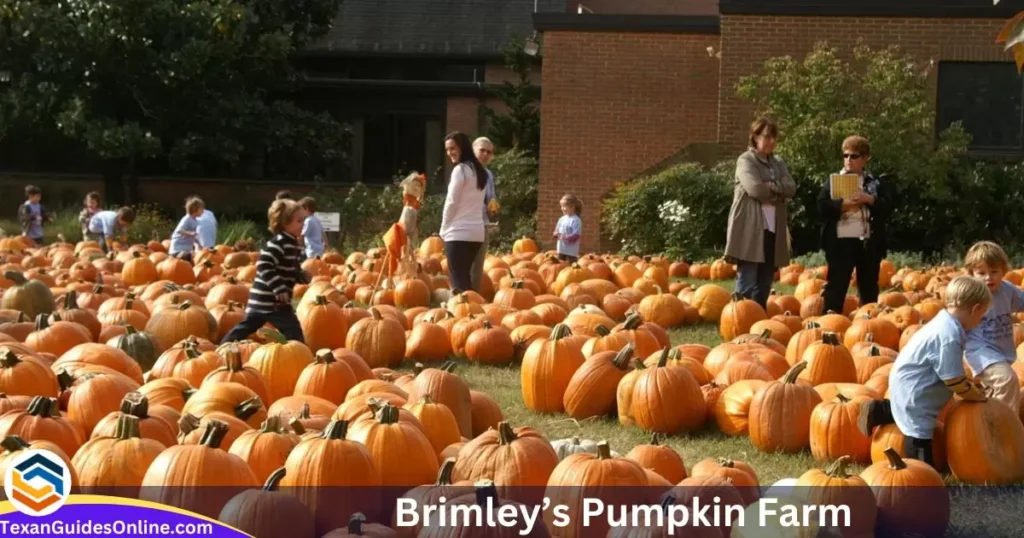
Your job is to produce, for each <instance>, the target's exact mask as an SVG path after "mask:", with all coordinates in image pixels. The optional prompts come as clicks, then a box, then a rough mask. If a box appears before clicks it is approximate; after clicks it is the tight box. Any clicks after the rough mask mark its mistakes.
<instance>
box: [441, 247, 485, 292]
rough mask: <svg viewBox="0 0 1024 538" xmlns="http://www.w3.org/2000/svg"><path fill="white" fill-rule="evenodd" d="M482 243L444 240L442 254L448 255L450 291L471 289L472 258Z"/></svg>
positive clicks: (473, 258) (474, 257)
mask: <svg viewBox="0 0 1024 538" xmlns="http://www.w3.org/2000/svg"><path fill="white" fill-rule="evenodd" d="M482 245H483V243H479V242H476V243H475V242H472V241H445V242H444V254H445V256H447V257H448V281H449V283H450V285H451V289H452V293H461V292H464V291H469V290H471V289H473V278H472V269H473V260H475V259H476V253H477V251H479V250H480V247H481V246H482Z"/></svg>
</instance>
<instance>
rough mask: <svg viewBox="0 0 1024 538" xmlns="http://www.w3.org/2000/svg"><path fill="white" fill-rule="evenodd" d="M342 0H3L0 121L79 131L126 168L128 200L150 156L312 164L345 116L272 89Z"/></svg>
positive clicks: (3, 125) (9, 126)
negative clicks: (312, 107)
mask: <svg viewBox="0 0 1024 538" xmlns="http://www.w3.org/2000/svg"><path fill="white" fill-rule="evenodd" d="M339 2H340V0H306V1H304V2H281V1H279V0H188V1H186V0H119V1H117V2H108V1H104V0H70V1H62V2H39V1H35V0H0V129H4V130H5V131H7V132H14V131H15V130H17V129H22V130H23V132H52V133H58V134H61V135H63V136H66V137H70V138H72V139H74V140H76V141H78V142H79V143H81V144H83V145H84V146H85V147H86V148H88V150H89V151H90V152H91V153H92V154H93V155H95V156H97V157H99V158H100V159H102V160H103V161H104V162H105V163H106V168H107V169H108V170H109V171H110V172H109V174H110V175H112V176H114V177H115V178H117V177H120V178H123V180H124V182H123V185H124V192H123V196H121V197H120V198H122V199H123V201H124V202H126V203H132V202H134V201H135V198H136V197H135V188H136V183H137V179H136V178H137V169H138V166H139V164H140V163H141V162H144V161H145V160H147V159H154V158H159V159H166V161H167V162H169V163H170V164H171V165H172V166H173V167H174V168H175V169H177V170H189V169H196V168H198V169H201V170H204V171H206V172H208V173H210V172H211V171H212V173H217V172H222V171H223V170H226V169H234V168H235V167H238V166H240V165H248V164H250V163H252V162H254V161H257V162H258V161H261V160H262V159H264V158H266V159H267V161H268V162H270V163H280V162H282V161H290V160H294V162H295V164H294V165H293V166H290V167H286V169H285V170H276V171H275V173H277V174H279V175H305V174H309V173H311V172H312V171H316V170H321V169H323V168H324V167H325V166H327V165H329V164H330V163H332V162H334V161H336V160H337V159H338V158H340V157H342V155H343V154H342V153H341V150H339V149H338V148H342V147H344V140H345V136H346V130H345V128H344V127H343V126H342V125H341V124H339V123H338V122H336V121H334V120H333V119H332V118H330V117H329V116H328V115H327V114H325V113H319V114H318V113H314V112H310V111H307V110H303V109H300V108H299V107H297V106H295V105H294V104H293V103H291V102H289V101H288V100H287V99H282V98H287V96H288V95H289V93H290V92H291V91H293V89H294V83H295V81H296V76H295V72H294V70H293V68H292V64H291V57H292V55H293V54H294V53H295V52H296V51H298V50H299V49H301V48H303V47H305V46H306V45H307V44H308V43H309V42H310V41H311V40H314V39H317V38H318V37H320V36H323V35H325V34H326V32H327V31H328V30H329V29H330V25H331V22H332V20H333V18H334V16H335V14H336V12H337V9H338V6H339ZM112 194H114V197H115V198H118V196H116V195H117V194H118V193H112Z"/></svg>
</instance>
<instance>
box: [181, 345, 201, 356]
mask: <svg viewBox="0 0 1024 538" xmlns="http://www.w3.org/2000/svg"><path fill="white" fill-rule="evenodd" d="M182 347H184V348H185V358H186V359H197V358H199V356H200V355H202V353H201V352H200V351H199V348H198V347H197V346H194V345H191V344H189V343H188V342H185V345H184V346H182Z"/></svg>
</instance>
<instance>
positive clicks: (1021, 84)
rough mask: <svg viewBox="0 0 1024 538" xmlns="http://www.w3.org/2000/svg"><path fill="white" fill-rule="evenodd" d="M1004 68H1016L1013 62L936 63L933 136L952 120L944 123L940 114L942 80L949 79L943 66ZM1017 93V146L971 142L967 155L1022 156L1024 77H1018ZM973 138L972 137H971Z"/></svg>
mask: <svg viewBox="0 0 1024 538" xmlns="http://www.w3.org/2000/svg"><path fill="white" fill-rule="evenodd" d="M964 65H971V66H986V65H987V66H1006V67H1009V68H1012V69H1014V71H1015V72H1016V66H1015V65H1014V63H1013V62H1005V61H962V60H948V61H947V60H944V61H941V62H939V63H938V69H937V72H938V75H937V77H936V83H935V136H936V138H938V136H939V133H940V132H941V131H942V130H944V129H946V128H947V127H948V126H949V124H950V123H953V122H954V121H961V120H952V121H948V122H946V121H945V120H946V119H947V118H944V117H943V114H942V102H943V91H942V90H943V80H944V78H947V77H950V71H949V70H943V67H944V66H964ZM1018 91H1019V106H1018V116H1019V117H1018V121H1017V129H1018V140H1019V142H1018V144H1017V146H984V145H976V144H975V143H974V142H973V140H972V142H971V144H969V145H968V147H967V153H968V155H971V156H977V157H992V158H997V159H998V158H1004V157H1005V158H1014V157H1021V156H1024V76H1020V75H1018ZM972 138H973V135H972Z"/></svg>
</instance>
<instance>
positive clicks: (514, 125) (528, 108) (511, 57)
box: [483, 38, 540, 156]
mask: <svg viewBox="0 0 1024 538" xmlns="http://www.w3.org/2000/svg"><path fill="white" fill-rule="evenodd" d="M524 43H525V42H524V41H523V40H522V39H520V38H513V39H512V41H511V42H509V44H508V45H506V46H505V48H504V49H503V50H502V54H503V56H504V60H505V67H506V68H508V70H509V71H511V72H512V73H514V74H515V76H516V78H515V80H514V81H509V80H506V81H503V82H502V84H501V85H500V86H498V87H496V88H494V89H492V90H490V93H491V94H492V95H494V96H496V97H498V98H499V99H501V101H502V103H504V105H505V107H507V108H508V111H507V112H506V113H504V114H499V113H498V112H496V111H495V110H494V109H492V108H490V107H488V106H486V105H484V106H483V113H484V118H485V119H486V120H487V128H486V130H485V133H486V135H487V137H488V138H490V139H491V140H492V141H493V142H494V144H495V145H496V146H497V147H498V148H502V149H511V148H518V149H521V150H524V151H527V152H530V153H532V154H533V155H534V156H538V155H540V109H539V108H538V101H539V100H540V88H538V87H537V86H535V85H534V84H533V81H532V79H531V78H530V77H531V70H532V66H533V58H532V57H531V56H530V55H528V54H526V53H525V52H524V51H523V45H524Z"/></svg>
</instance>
